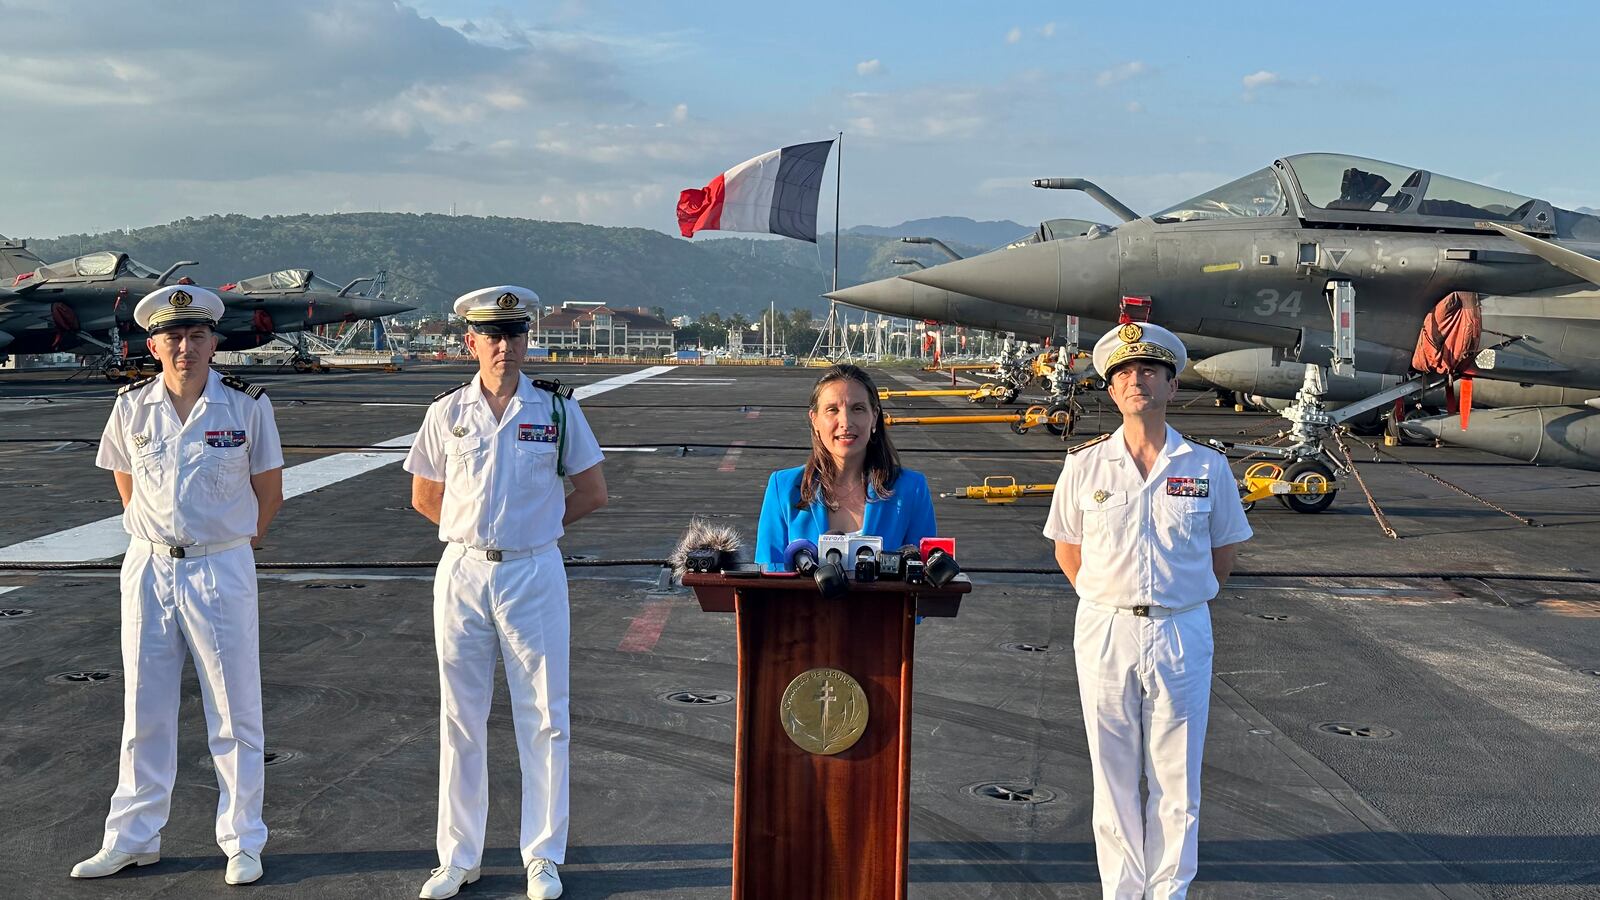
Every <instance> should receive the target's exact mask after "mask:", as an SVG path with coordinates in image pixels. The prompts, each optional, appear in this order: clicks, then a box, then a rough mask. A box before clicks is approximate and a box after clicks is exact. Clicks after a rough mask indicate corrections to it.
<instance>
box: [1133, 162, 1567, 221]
mask: <svg viewBox="0 0 1600 900" xmlns="http://www.w3.org/2000/svg"><path fill="white" fill-rule="evenodd" d="M1284 215H1297V216H1299V217H1300V218H1301V219H1302V220H1304V221H1306V222H1308V223H1313V222H1315V223H1330V224H1341V225H1365V226H1368V227H1374V228H1419V229H1430V230H1439V229H1448V230H1452V231H1454V230H1474V231H1488V232H1492V231H1493V230H1494V229H1493V228H1491V227H1490V225H1489V223H1490V222H1497V223H1499V224H1502V225H1506V226H1508V227H1512V228H1516V229H1518V230H1519V231H1526V232H1530V233H1533V234H1554V233H1555V230H1556V214H1555V208H1554V207H1552V206H1551V205H1550V204H1549V203H1548V202H1547V201H1544V200H1538V199H1535V198H1532V197H1524V196H1522V195H1521V194H1513V193H1511V192H1509V191H1502V190H1499V189H1498V188H1492V187H1486V186H1484V185H1481V184H1474V183H1472V182H1470V181H1462V180H1461V179H1459V178H1450V177H1447V176H1444V175H1436V174H1434V173H1432V172H1429V171H1428V170H1427V169H1415V168H1412V167H1410V166H1402V165H1396V164H1395V163H1387V162H1382V161H1380V160H1376V159H1364V158H1362V157H1359V156H1345V155H1342V154H1337V153H1301V154H1298V155H1295V156H1288V157H1284V158H1283V159H1280V160H1278V161H1277V162H1276V163H1275V164H1273V165H1272V166H1269V167H1267V168H1265V169H1260V170H1257V171H1255V172H1252V173H1250V174H1249V175H1246V176H1244V177H1243V178H1240V179H1237V180H1234V181H1230V182H1228V183H1227V184H1225V185H1222V186H1221V187H1218V188H1214V189H1212V190H1209V191H1206V192H1205V193H1203V194H1201V195H1199V196H1197V197H1193V198H1191V199H1189V200H1185V201H1183V202H1182V203H1179V204H1178V205H1176V206H1173V207H1170V208H1168V209H1165V210H1162V211H1161V212H1158V213H1156V214H1155V215H1154V216H1152V217H1151V218H1152V219H1154V220H1155V221H1156V222H1193V221H1198V220H1202V219H1233V218H1249V217H1266V216H1284Z"/></svg>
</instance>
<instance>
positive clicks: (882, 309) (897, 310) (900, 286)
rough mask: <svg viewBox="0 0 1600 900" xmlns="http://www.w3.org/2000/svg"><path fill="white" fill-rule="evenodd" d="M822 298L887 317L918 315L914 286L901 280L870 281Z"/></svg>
mask: <svg viewBox="0 0 1600 900" xmlns="http://www.w3.org/2000/svg"><path fill="white" fill-rule="evenodd" d="M822 296H824V297H827V298H828V299H829V300H837V301H839V302H840V303H843V304H845V305H846V306H853V307H855V308H856V309H864V310H867V311H869V312H876V313H883V314H884V315H886V316H903V317H907V318H910V317H914V316H915V315H916V311H915V310H914V309H913V306H914V304H913V303H912V285H910V284H908V283H906V282H904V281H901V280H900V279H899V278H884V279H881V280H878V281H870V282H867V283H866V284H858V285H856V286H854V287H847V288H841V289H840V290H837V291H833V292H831V293H827V294H823V295H822Z"/></svg>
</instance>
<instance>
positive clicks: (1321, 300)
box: [902, 153, 1600, 465]
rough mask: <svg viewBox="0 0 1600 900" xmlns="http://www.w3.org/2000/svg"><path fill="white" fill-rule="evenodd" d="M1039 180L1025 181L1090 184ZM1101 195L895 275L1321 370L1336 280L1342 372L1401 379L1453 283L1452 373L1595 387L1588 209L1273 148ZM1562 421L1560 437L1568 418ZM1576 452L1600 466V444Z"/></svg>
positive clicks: (1542, 428)
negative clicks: (1215, 171)
mask: <svg viewBox="0 0 1600 900" xmlns="http://www.w3.org/2000/svg"><path fill="white" fill-rule="evenodd" d="M1051 182H1052V180H1041V181H1040V182H1035V183H1036V184H1040V185H1041V186H1047V187H1061V186H1066V187H1079V188H1081V187H1083V186H1084V185H1085V184H1087V183H1086V182H1078V181H1076V180H1071V181H1069V183H1066V184H1056V183H1051ZM1090 193H1091V196H1096V194H1095V193H1094V192H1090ZM1097 199H1101V200H1102V202H1103V204H1104V205H1105V206H1106V207H1107V208H1108V209H1111V210H1112V211H1113V212H1115V213H1116V214H1117V215H1118V217H1119V218H1121V219H1122V220H1123V221H1122V223H1121V224H1120V225H1118V226H1117V227H1115V228H1112V229H1105V230H1101V231H1095V232H1091V233H1087V234H1084V235H1083V236H1081V237H1076V238H1071V239H1067V240H1058V241H1050V242H1045V243H1037V244H1032V245H1028V246H1021V247H1016V248H1013V249H1008V250H1005V251H1001V252H996V253H989V254H984V255H982V256H977V257H973V258H971V259H966V260H961V261H957V262H951V263H946V264H944V265H940V266H935V267H933V268H929V269H925V270H922V271H917V272H909V273H907V274H906V275H904V276H902V277H903V278H905V279H906V280H909V281H913V282H916V283H919V284H924V285H928V286H931V287H936V288H942V289H944V290H948V291H953V292H959V293H964V294H970V295H973V296H977V297H983V298H986V299H990V300H996V301H1000V302H1003V303H1011V304H1016V305H1020V306H1027V307H1030V308H1033V309H1038V310H1042V311H1045V312H1051V313H1057V314H1062V315H1078V316H1082V317H1086V318H1098V319H1103V320H1115V319H1116V318H1117V317H1118V316H1119V315H1121V314H1122V313H1123V312H1124V310H1125V309H1126V308H1128V300H1129V299H1131V300H1132V301H1133V303H1134V305H1135V307H1136V308H1137V309H1139V310H1140V311H1141V312H1148V313H1149V318H1150V320H1151V321H1156V322H1160V323H1161V324H1163V325H1166V326H1167V327H1168V328H1171V329H1173V330H1175V331H1180V332H1192V333H1196V334H1201V335H1208V336H1212V337H1220V338H1228V339H1233V340H1239V341H1244V342H1247V343H1250V344H1255V345H1259V346H1265V347H1272V348H1278V349H1279V350H1281V351H1283V353H1284V358H1285V359H1287V360H1289V361H1292V362H1313V363H1319V364H1320V363H1326V362H1328V355H1327V352H1326V350H1325V349H1324V348H1326V347H1328V346H1331V345H1332V343H1333V330H1334V329H1333V318H1332V316H1333V314H1332V307H1331V306H1330V304H1329V302H1328V300H1327V299H1326V298H1327V297H1328V296H1329V291H1330V289H1331V288H1333V287H1334V286H1335V285H1337V284H1338V283H1340V282H1343V283H1346V284H1347V285H1348V286H1349V287H1350V288H1353V290H1354V297H1355V301H1354V317H1353V322H1352V324H1353V325H1354V331H1355V342H1354V354H1353V355H1354V364H1355V368H1356V369H1358V370H1360V371H1362V372H1367V373H1371V374H1373V375H1406V374H1408V373H1409V371H1410V366H1411V359H1412V351H1413V349H1414V348H1415V347H1416V345H1417V340H1418V335H1419V332H1420V331H1421V328H1422V324H1423V320H1424V317H1425V316H1426V315H1427V314H1428V312H1429V311H1430V310H1431V309H1432V308H1433V307H1434V305H1435V304H1437V303H1438V302H1439V301H1440V300H1441V299H1442V298H1444V297H1445V296H1447V295H1448V294H1450V293H1451V292H1453V291H1470V292H1474V293H1477V294H1479V295H1480V307H1481V312H1482V342H1483V345H1484V346H1485V347H1486V348H1487V349H1486V352H1484V353H1480V354H1478V356H1477V358H1476V359H1475V360H1472V361H1471V364H1470V365H1469V366H1467V367H1466V368H1464V369H1462V370H1461V372H1460V374H1470V375H1476V376H1477V377H1479V378H1487V379H1498V380H1504V381H1510V382H1516V383H1524V384H1538V385H1549V386H1553V387H1564V388H1576V389H1583V390H1591V389H1592V390H1595V391H1596V393H1597V394H1600V312H1597V311H1596V310H1597V309H1600V302H1597V301H1600V291H1597V290H1596V288H1595V285H1596V283H1597V279H1600V261H1597V260H1595V259H1594V258H1593V256H1594V255H1596V254H1600V218H1597V217H1595V216H1592V215H1586V214H1583V213H1578V212H1574V211H1572V210H1566V209H1560V208H1557V207H1555V206H1552V205H1551V204H1550V203H1549V202H1548V201H1545V200H1540V199H1536V198H1532V197H1525V196H1521V195H1518V194H1513V193H1509V192H1506V191H1502V190H1498V189H1496V188H1491V187H1486V186H1484V185H1478V184H1473V183H1471V182H1467V181H1462V180H1459V179H1454V178H1449V177H1446V176H1443V175H1438V174H1435V173H1433V172H1430V171H1428V170H1426V169H1419V168H1414V167H1410V166H1400V165H1395V164H1392V163H1386V162H1380V161H1377V160H1370V159H1363V158H1360V157H1354V156H1343V155H1337V154H1328V153H1312V154H1302V155H1298V156H1290V157H1285V158H1283V159H1279V160H1277V161H1276V162H1274V163H1273V164H1272V165H1270V166H1268V167H1266V168H1264V169H1261V170H1259V171H1257V172H1254V173H1251V174H1249V175H1246V176H1244V177H1243V178H1240V179H1237V180H1235V181H1232V182H1229V183H1228V184H1225V185H1222V186H1221V187H1218V188H1216V189H1214V190H1211V191H1207V192H1205V193H1203V194H1201V195H1199V196H1197V197H1194V198H1192V199H1189V200H1185V201H1184V202H1182V203H1179V204H1177V205H1175V206H1172V207H1170V208H1168V209H1165V210H1162V211H1161V212H1158V213H1155V214H1154V215H1150V216H1144V217H1139V216H1136V215H1135V214H1134V213H1133V212H1132V211H1131V210H1128V209H1127V207H1125V206H1123V205H1122V204H1120V203H1118V202H1116V201H1115V199H1114V198H1110V197H1109V196H1107V195H1104V192H1100V193H1099V195H1098V197H1097ZM1541 238H1549V239H1552V240H1541ZM1597 413H1600V411H1597ZM1496 421H1497V422H1498V423H1499V424H1501V425H1502V426H1504V427H1506V428H1524V427H1525V428H1526V429H1531V430H1530V431H1529V432H1528V433H1527V434H1523V435H1521V437H1522V438H1523V439H1522V440H1521V441H1520V444H1521V445H1522V446H1535V445H1538V444H1540V443H1541V442H1540V441H1538V440H1535V439H1534V435H1535V434H1548V428H1547V427H1546V425H1545V424H1543V423H1544V422H1546V421H1549V419H1548V418H1545V419H1540V418H1539V417H1536V416H1527V417H1524V418H1523V419H1517V420H1514V419H1509V418H1505V417H1497V419H1496ZM1559 421H1560V422H1561V423H1562V425H1561V427H1562V428H1566V429H1568V430H1569V431H1570V427H1569V426H1570V425H1571V422H1570V421H1569V420H1568V419H1559ZM1476 425H1477V423H1476V422H1473V423H1472V427H1474V428H1475V427H1476ZM1444 430H1445V431H1448V430H1449V429H1448V428H1446V429H1444ZM1486 437H1487V435H1485V438H1486ZM1584 449H1586V450H1592V451H1594V456H1595V459H1596V460H1597V463H1596V464H1597V465H1600V444H1596V445H1594V446H1592V447H1589V446H1587V445H1585V448H1584Z"/></svg>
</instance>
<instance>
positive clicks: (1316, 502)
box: [1239, 462, 1339, 513]
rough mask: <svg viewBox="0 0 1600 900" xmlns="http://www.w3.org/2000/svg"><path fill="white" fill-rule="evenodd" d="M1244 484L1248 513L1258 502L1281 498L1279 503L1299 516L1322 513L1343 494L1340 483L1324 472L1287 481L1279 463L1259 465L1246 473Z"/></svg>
mask: <svg viewBox="0 0 1600 900" xmlns="http://www.w3.org/2000/svg"><path fill="white" fill-rule="evenodd" d="M1241 483H1242V485H1243V487H1244V495H1243V496H1241V497H1240V498H1239V499H1240V501H1242V502H1243V503H1244V508H1245V509H1246V510H1249V509H1251V508H1252V507H1253V506H1255V502H1256V501H1257V500H1265V499H1266V498H1268V497H1277V498H1278V502H1280V503H1282V504H1283V505H1284V506H1287V507H1289V508H1290V509H1292V510H1294V511H1295V512H1305V513H1309V512H1321V511H1322V510H1323V509H1326V508H1327V506H1328V504H1329V503H1332V502H1333V496H1332V495H1334V494H1337V493H1339V482H1338V481H1335V480H1334V479H1332V478H1329V477H1328V476H1327V475H1326V474H1324V473H1323V471H1322V470H1321V469H1318V468H1313V469H1304V470H1301V471H1298V472H1296V473H1295V474H1294V476H1293V477H1292V478H1287V477H1285V473H1284V468H1283V466H1280V465H1278V464H1277V463H1275V462H1258V463H1256V464H1255V465H1253V466H1251V467H1250V468H1248V469H1246V470H1245V471H1244V478H1243V479H1242V481H1241ZM1322 498H1326V499H1322Z"/></svg>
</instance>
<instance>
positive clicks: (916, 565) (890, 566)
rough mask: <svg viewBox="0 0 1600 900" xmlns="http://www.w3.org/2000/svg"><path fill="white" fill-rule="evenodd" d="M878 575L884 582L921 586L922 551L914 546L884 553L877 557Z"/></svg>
mask: <svg viewBox="0 0 1600 900" xmlns="http://www.w3.org/2000/svg"><path fill="white" fill-rule="evenodd" d="M878 575H879V577H881V578H883V579H885V580H892V581H904V582H905V583H906V584H922V583H923V577H922V551H921V550H919V549H917V545H916V544H907V545H905V546H904V547H901V548H900V549H899V550H887V551H884V553H883V554H882V555H880V556H879V557H878Z"/></svg>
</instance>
